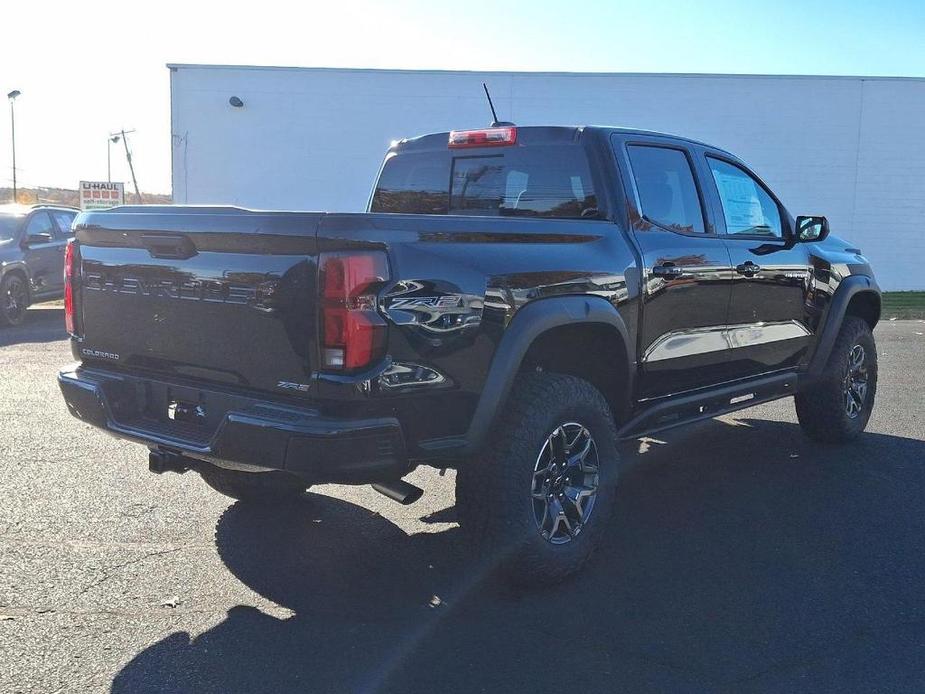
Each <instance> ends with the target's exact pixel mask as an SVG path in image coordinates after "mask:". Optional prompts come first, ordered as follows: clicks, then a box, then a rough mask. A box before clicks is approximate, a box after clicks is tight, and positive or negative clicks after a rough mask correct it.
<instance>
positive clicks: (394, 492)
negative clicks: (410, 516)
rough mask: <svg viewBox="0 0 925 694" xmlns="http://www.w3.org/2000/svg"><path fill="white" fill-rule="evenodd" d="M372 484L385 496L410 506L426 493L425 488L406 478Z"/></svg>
mask: <svg viewBox="0 0 925 694" xmlns="http://www.w3.org/2000/svg"><path fill="white" fill-rule="evenodd" d="M371 486H372V488H373V489H375V490H376V491H377V492H379V493H380V494H382V495H383V496H387V497H388V498H390V499H391V500H392V501H397V502H398V503H400V504H401V505H402V506H409V505H411V504H413V503H414V502H415V501H417V500H418V499H420V498H421V497H422V496H423V495H424V490H423V489H421V488H420V487H416V486H414V485H413V484H411V483H409V482H405V481H404V480H393V481H390V482H377V483H375V484H373V485H371Z"/></svg>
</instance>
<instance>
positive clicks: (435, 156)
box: [59, 125, 880, 583]
mask: <svg viewBox="0 0 925 694" xmlns="http://www.w3.org/2000/svg"><path fill="white" fill-rule="evenodd" d="M75 230H76V239H75V240H74V241H73V242H72V243H71V244H70V245H69V246H68V248H67V258H66V270H65V275H66V289H65V292H66V295H65V304H66V309H65V315H66V322H67V330H68V332H69V333H70V335H71V345H72V350H73V354H74V356H75V357H76V358H77V359H78V360H79V363H78V364H76V365H74V366H72V367H69V368H67V369H65V370H63V371H62V372H61V374H60V375H59V383H60V386H61V390H62V392H63V394H64V398H65V400H66V401H67V406H68V408H69V409H70V412H71V413H72V414H73V415H75V416H76V417H79V418H80V419H81V420H83V421H85V422H88V423H90V424H93V425H95V426H98V427H100V428H102V429H105V430H107V431H108V432H110V433H111V434H114V435H116V436H118V437H122V438H125V439H129V440H131V441H136V442H138V443H141V444H143V445H145V446H147V447H148V448H149V449H150V454H149V465H150V468H151V470H152V471H154V472H164V471H176V472H184V471H186V470H193V471H195V472H197V473H198V474H199V475H201V476H202V478H203V479H204V480H205V482H206V483H207V484H209V485H210V486H211V487H213V488H215V489H216V490H218V491H220V492H222V493H224V494H227V495H228V496H231V497H234V498H237V499H262V500H279V499H284V498H286V497H295V496H298V495H301V494H302V493H303V492H304V491H305V489H306V488H308V487H309V486H310V485H313V484H320V483H328V482H331V483H343V484H373V485H374V486H375V488H376V489H377V490H378V491H380V492H382V493H384V494H386V495H388V496H390V497H392V498H393V499H396V500H398V501H401V502H404V503H410V502H412V501H414V500H416V499H417V498H418V497H419V496H420V494H421V490H420V489H418V488H417V487H415V486H413V485H411V484H410V483H408V482H407V481H405V480H403V479H402V477H403V476H404V475H406V474H407V473H408V472H409V471H411V470H412V469H413V468H415V467H416V466H418V465H431V466H435V467H437V468H454V469H456V471H457V476H456V498H457V505H458V513H459V520H460V525H461V527H462V529H463V530H465V531H466V533H467V534H468V537H470V538H471V539H472V541H473V542H474V543H475V548H476V549H477V551H478V552H480V554H481V556H485V557H491V558H492V562H493V563H494V565H495V566H497V568H498V569H500V570H501V571H503V572H504V573H505V574H507V575H508V576H509V577H510V578H512V579H514V580H516V581H521V582H528V583H537V582H551V581H555V580H558V579H560V578H562V577H564V576H566V575H567V574H570V573H572V572H574V571H576V570H577V569H578V568H579V567H580V566H581V565H582V563H583V562H584V561H585V560H586V559H587V557H588V556H589V554H590V553H591V551H592V549H593V548H594V546H595V544H596V543H598V541H599V539H600V538H601V536H602V534H603V533H604V532H605V529H606V526H607V523H608V516H609V515H610V513H611V508H612V506H613V505H614V500H615V488H616V484H617V478H618V474H619V471H620V456H619V450H620V446H619V443H620V441H621V440H625V439H633V438H636V437H640V436H643V435H646V434H651V433H653V432H657V431H660V430H662V429H666V428H668V427H674V426H677V425H680V424H685V423H688V422H692V421H695V420H700V419H704V418H709V417H714V416H716V415H719V414H723V413H728V412H732V411H735V410H739V409H741V408H744V407H749V406H752V405H755V404H756V403H761V402H766V401H769V400H774V399H777V398H784V397H790V396H792V397H793V398H794V399H795V401H796V413H797V416H798V418H799V421H800V425H801V426H802V428H803V431H804V432H805V433H806V435H807V436H809V437H811V438H813V439H816V440H818V441H823V442H831V443H838V442H845V441H849V440H851V439H852V438H854V437H856V436H857V435H858V434H860V432H861V431H862V430H863V429H864V427H865V426H866V424H867V421H868V418H869V417H870V414H871V408H872V407H873V405H874V396H875V392H876V388H877V352H876V347H875V345H874V338H873V336H872V330H873V328H874V326H875V325H876V324H877V321H878V320H879V317H880V292H879V289H878V287H877V283H876V281H875V280H874V277H873V273H872V272H871V268H870V266H869V264H868V262H867V260H866V259H865V258H864V256H862V255H861V251H860V250H858V249H857V248H854V247H852V246H851V245H850V244H848V243H846V242H845V241H842V240H840V239H838V238H835V237H834V236H831V235H829V225H828V222H827V220H826V219H825V218H824V217H819V216H801V217H796V218H794V217H793V216H791V214H790V213H789V212H788V211H787V209H786V208H785V207H784V205H783V203H782V202H781V201H780V200H779V199H778V198H777V197H776V196H775V195H774V193H773V192H772V191H771V189H770V188H769V187H768V186H767V185H766V184H765V183H764V182H762V181H761V179H760V178H758V177H757V176H756V175H755V174H754V173H753V172H752V171H751V170H750V169H749V168H748V166H746V164H744V163H743V162H742V161H741V160H739V159H738V158H736V157H735V156H733V155H732V154H730V153H728V152H725V151H723V150H721V149H718V148H716V147H712V146H710V145H707V144H704V143H701V142H695V141H693V140H689V139H685V138H681V137H674V136H669V135H662V134H658V133H652V132H643V131H638V130H628V129H619V128H606V127H584V128H575V127H516V126H510V125H502V126H495V127H491V128H487V129H481V130H466V131H453V132H450V133H439V134H433V135H426V136H423V137H417V138H413V139H406V140H402V141H400V142H398V143H396V144H394V146H392V148H391V149H390V150H389V151H388V153H387V155H386V157H385V161H384V162H383V164H382V168H381V170H380V172H379V177H378V181H377V182H376V184H375V186H374V188H373V191H372V194H371V196H370V200H369V204H368V211H367V212H365V213H357V214H329V213H315V212H265V211H251V210H244V209H237V208H232V207H184V206H152V207H120V208H114V209H111V210H107V211H100V212H85V213H82V214H81V215H80V216H79V217H78V218H77V220H76V221H75Z"/></svg>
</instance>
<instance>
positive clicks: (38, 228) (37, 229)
mask: <svg viewBox="0 0 925 694" xmlns="http://www.w3.org/2000/svg"><path fill="white" fill-rule="evenodd" d="M31 234H48V235H49V236H51V238H52V239H54V238H55V226H54V224H53V223H52V221H51V217H49V216H48V213H47V212H36V213H35V214H34V215H32V219H30V220H29V223H28V224H27V225H26V237H28V236H30V235H31Z"/></svg>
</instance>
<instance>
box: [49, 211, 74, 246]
mask: <svg viewBox="0 0 925 694" xmlns="http://www.w3.org/2000/svg"><path fill="white" fill-rule="evenodd" d="M51 216H52V217H54V219H55V222H56V223H57V224H58V238H62V239H69V238H71V237H72V236H73V235H74V234H73V232H72V231H71V224H72V223H73V222H74V217H76V216H77V215H76V214H74V213H73V212H57V211H56V212H52V213H51Z"/></svg>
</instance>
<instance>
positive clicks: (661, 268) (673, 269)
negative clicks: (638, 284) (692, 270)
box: [652, 263, 684, 277]
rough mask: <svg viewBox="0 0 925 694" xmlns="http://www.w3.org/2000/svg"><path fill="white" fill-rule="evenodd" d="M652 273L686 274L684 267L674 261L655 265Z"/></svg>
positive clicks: (655, 274) (662, 274)
mask: <svg viewBox="0 0 925 694" xmlns="http://www.w3.org/2000/svg"><path fill="white" fill-rule="evenodd" d="M652 274H653V275H654V276H655V277H680V276H681V275H683V274H684V268H682V267H678V266H677V265H675V264H674V263H664V264H663V265H656V266H655V267H653V268H652Z"/></svg>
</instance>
